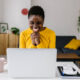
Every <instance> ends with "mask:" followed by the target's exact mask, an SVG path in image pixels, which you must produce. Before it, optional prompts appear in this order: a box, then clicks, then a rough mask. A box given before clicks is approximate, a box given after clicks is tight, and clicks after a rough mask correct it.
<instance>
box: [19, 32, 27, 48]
mask: <svg viewBox="0 0 80 80" xmlns="http://www.w3.org/2000/svg"><path fill="white" fill-rule="evenodd" d="M19 48H26V41H25V36H24V34H23V33H21V34H20V41H19Z"/></svg>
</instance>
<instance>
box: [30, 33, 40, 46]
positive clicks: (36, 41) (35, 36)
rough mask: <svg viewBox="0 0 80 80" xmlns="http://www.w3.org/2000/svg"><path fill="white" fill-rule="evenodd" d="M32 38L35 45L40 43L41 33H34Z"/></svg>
mask: <svg viewBox="0 0 80 80" xmlns="http://www.w3.org/2000/svg"><path fill="white" fill-rule="evenodd" d="M31 40H32V44H33V45H38V44H39V43H40V34H39V33H32V34H31Z"/></svg>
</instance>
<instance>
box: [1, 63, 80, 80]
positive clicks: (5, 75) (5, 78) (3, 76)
mask: <svg viewBox="0 0 80 80" xmlns="http://www.w3.org/2000/svg"><path fill="white" fill-rule="evenodd" d="M68 64H69V65H72V66H74V67H75V68H76V70H78V72H79V73H80V69H79V68H78V67H77V66H76V65H75V64H74V63H73V62H57V66H63V65H68ZM0 80H35V79H14V78H10V77H8V72H7V65H5V71H4V72H3V73H0ZM36 80H65V79H62V78H61V77H60V74H59V72H58V70H57V75H56V78H55V79H36ZM66 80H79V79H66Z"/></svg>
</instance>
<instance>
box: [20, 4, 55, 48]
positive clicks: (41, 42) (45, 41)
mask: <svg viewBox="0 0 80 80" xmlns="http://www.w3.org/2000/svg"><path fill="white" fill-rule="evenodd" d="M44 18H45V14H44V10H43V9H42V8H41V7H40V6H33V7H31V8H30V10H29V13H28V21H29V28H28V29H26V30H24V31H23V32H21V34H20V48H55V41H56V36H55V32H54V31H52V30H50V29H48V28H47V27H43V23H44Z"/></svg>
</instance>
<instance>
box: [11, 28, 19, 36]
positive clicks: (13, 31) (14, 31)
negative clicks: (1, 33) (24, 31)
mask: <svg viewBox="0 0 80 80" xmlns="http://www.w3.org/2000/svg"><path fill="white" fill-rule="evenodd" d="M19 31H20V30H19V29H18V28H16V27H12V28H11V32H12V33H13V34H15V35H19Z"/></svg>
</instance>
